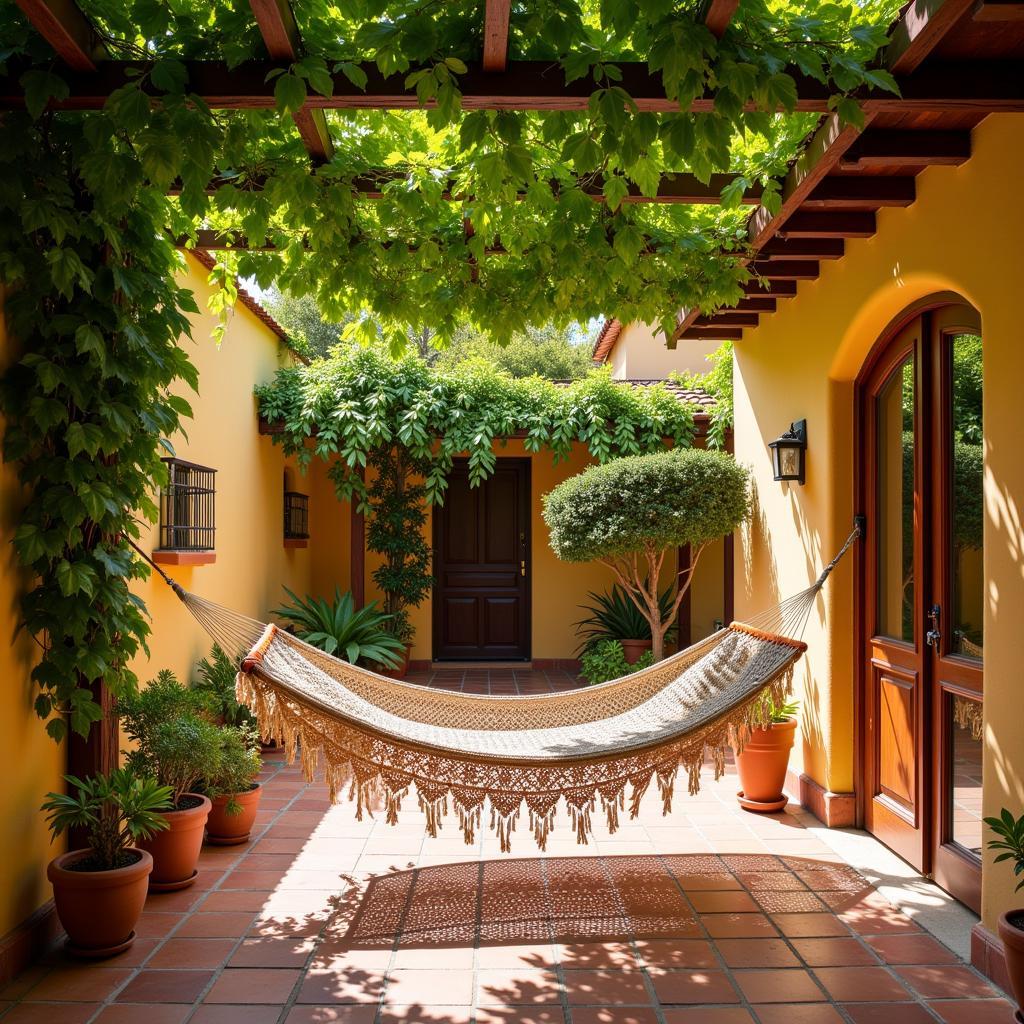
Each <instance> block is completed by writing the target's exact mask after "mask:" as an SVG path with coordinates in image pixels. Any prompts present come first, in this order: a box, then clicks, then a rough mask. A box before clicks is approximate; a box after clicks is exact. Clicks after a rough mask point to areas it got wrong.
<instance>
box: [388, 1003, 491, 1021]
mask: <svg viewBox="0 0 1024 1024" xmlns="http://www.w3.org/2000/svg"><path fill="white" fill-rule="evenodd" d="M377 1019H378V1021H379V1024H424V1021H436V1022H437V1024H442V1022H443V1024H473V1011H472V1010H471V1009H470V1008H469V1007H468V1006H459V1005H453V1006H444V1005H439V1004H437V1003H431V1004H430V1005H429V1006H422V1005H421V1004H420V1003H413V1004H412V1005H411V1006H385V1007H384V1008H383V1009H382V1010H381V1012H380V1017H378V1018H377Z"/></svg>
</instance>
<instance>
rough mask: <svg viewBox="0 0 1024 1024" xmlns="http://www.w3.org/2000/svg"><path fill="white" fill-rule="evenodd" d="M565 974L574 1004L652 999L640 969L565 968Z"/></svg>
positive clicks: (635, 1002)
mask: <svg viewBox="0 0 1024 1024" xmlns="http://www.w3.org/2000/svg"><path fill="white" fill-rule="evenodd" d="M562 976H563V977H564V978H565V991H566V993H567V997H568V1000H569V1005H570V1006H594V1005H609V1004H610V1005H625V1006H647V1005H649V1003H650V1001H651V996H650V994H649V993H648V991H647V986H646V984H645V983H644V976H643V974H642V973H641V972H640V971H637V970H621V969H614V968H613V969H610V970H605V971H565V972H564V974H563V975H562Z"/></svg>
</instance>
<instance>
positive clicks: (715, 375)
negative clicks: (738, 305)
mask: <svg viewBox="0 0 1024 1024" xmlns="http://www.w3.org/2000/svg"><path fill="white" fill-rule="evenodd" d="M707 360H708V362H709V363H711V369H710V370H708V371H707V373H682V374H673V375H672V379H673V380H677V381H678V382H679V383H680V384H682V385H683V386H684V387H688V388H701V389H703V390H704V391H706V392H707V393H708V394H709V395H711V396H712V397H713V398H714V400H715V408H714V411H713V412H712V413H711V422H710V424H709V425H708V444H709V445H710V447H712V448H724V447H725V435H726V432H727V431H729V430H732V426H733V420H734V418H735V416H734V410H733V382H732V375H733V351H732V342H731V341H723V342H722V344H721V345H719V346H718V348H716V349H715V351H714V352H712V353H711V354H710V355H709V356H708V357H707Z"/></svg>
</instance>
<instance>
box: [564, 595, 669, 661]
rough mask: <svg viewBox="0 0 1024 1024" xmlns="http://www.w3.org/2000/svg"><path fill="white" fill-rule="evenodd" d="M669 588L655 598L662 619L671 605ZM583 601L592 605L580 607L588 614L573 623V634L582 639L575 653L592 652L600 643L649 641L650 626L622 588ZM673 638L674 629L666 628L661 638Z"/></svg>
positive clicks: (590, 596)
mask: <svg viewBox="0 0 1024 1024" xmlns="http://www.w3.org/2000/svg"><path fill="white" fill-rule="evenodd" d="M673 590H674V588H673V587H666V588H665V589H664V590H663V591H662V592H661V593H660V594H659V595H658V607H659V608H660V609H661V614H662V618H664V617H665V616H666V615H668V613H669V609H670V608H671V607H672V601H673ZM587 597H589V598H590V600H591V601H592V602H593V603H592V604H584V605H581V606H580V607H581V608H582V609H583V610H584V611H587V612H590V614H589V615H588V616H587V617H586V618H585V619H580V621H579V622H577V623H574V625H575V626H576V632H577V634H579V636H581V637H582V638H583V642H582V643H581V644H580V646H579V648H578V651H579V652H580V653H582V652H583V651H589V650H592V649H593V648H594V647H596V646H597V645H598V644H599V643H600V642H601V641H602V640H650V639H651V624H650V623H649V622H648V621H647V617H646V616H645V615H644V614H643V613H642V612H641V611H640V609H639V608H637V606H636V605H635V604H634V603H633V599H632V598H631V597H630V596H629V594H627V593H626V590H625V588H624V587H621V586H619V584H618V583H613V584H612V588H611V590H609V591H607V592H606V593H603V594H598V593H596V592H594V591H591V592H590V593H589V594H588V595H587ZM674 636H675V629H674V627H672V626H670V627H669V629H668V632H666V634H665V639H666V640H672V639H674Z"/></svg>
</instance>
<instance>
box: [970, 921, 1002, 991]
mask: <svg viewBox="0 0 1024 1024" xmlns="http://www.w3.org/2000/svg"><path fill="white" fill-rule="evenodd" d="M971 964H972V966H974V967H976V968H977V969H978V970H979V971H981V973H982V974H984V975H985V977H986V978H988V980H989V981H991V982H992V984H993V985H998V986H999V987H1000V988H1001V989H1002V990H1003V991H1004V992H1009V991H1010V975H1009V974H1007V972H1006V956H1005V955H1004V953H1003V944H1002V942H1001V941H1000V939H999V936H998V935H996V934H995V932H991V931H989V930H988V928H986V927H985V926H984V925H983V924H981V923H980V922H979V923H978V924H976V925H975V926H974V927H973V928H972V929H971Z"/></svg>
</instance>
